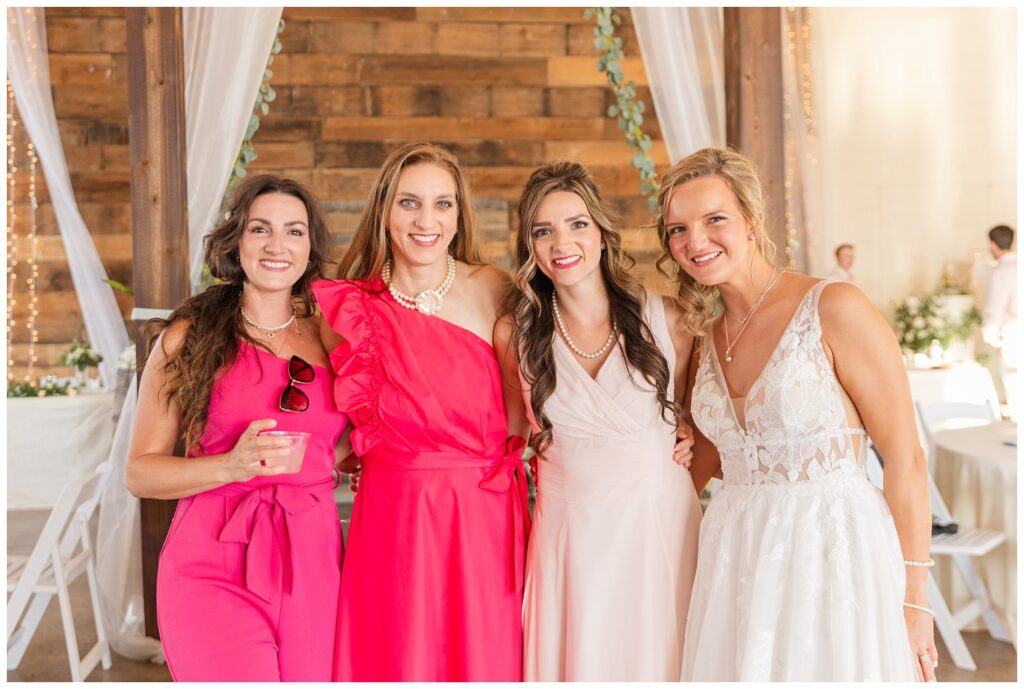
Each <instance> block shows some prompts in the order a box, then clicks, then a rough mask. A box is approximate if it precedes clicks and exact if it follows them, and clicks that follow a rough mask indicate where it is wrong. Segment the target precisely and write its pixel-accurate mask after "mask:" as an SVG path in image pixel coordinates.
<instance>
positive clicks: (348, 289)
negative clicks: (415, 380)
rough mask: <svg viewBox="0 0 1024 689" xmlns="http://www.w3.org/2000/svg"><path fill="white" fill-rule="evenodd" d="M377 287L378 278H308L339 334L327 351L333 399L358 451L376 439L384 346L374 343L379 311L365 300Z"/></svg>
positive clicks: (326, 317)
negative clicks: (336, 342)
mask: <svg viewBox="0 0 1024 689" xmlns="http://www.w3.org/2000/svg"><path fill="white" fill-rule="evenodd" d="M383 289H385V287H384V283H383V282H382V281H381V280H380V278H374V279H372V280H317V281H316V282H314V283H313V296H314V297H315V298H316V301H317V304H318V305H319V306H320V311H321V313H323V317H324V320H325V321H326V322H327V324H328V325H329V326H330V327H331V329H333V330H334V331H335V332H337V333H338V334H339V335H341V336H342V337H343V338H344V341H343V342H342V343H341V344H340V345H338V346H337V347H336V348H335V349H334V350H333V351H332V352H331V353H330V359H331V368H333V369H334V373H335V379H334V401H335V404H337V406H338V410H339V411H342V412H345V413H346V414H348V417H349V419H351V421H352V424H353V429H352V432H351V434H350V435H349V439H350V441H351V443H352V449H353V450H355V452H356V454H357V455H360V456H362V455H364V454H366V453H367V452H368V451H369V450H370V449H372V448H373V447H374V446H375V445H376V444H377V443H378V442H380V430H381V423H380V408H379V400H380V391H381V387H382V385H383V383H384V362H383V359H382V357H383V356H384V352H383V350H382V348H381V346H380V332H381V323H380V314H379V313H378V312H377V309H376V308H375V307H374V306H373V305H372V304H371V303H370V302H371V300H375V299H376V295H377V294H379V293H380V292H381V291H383Z"/></svg>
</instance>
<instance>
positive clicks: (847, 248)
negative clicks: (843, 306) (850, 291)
mask: <svg viewBox="0 0 1024 689" xmlns="http://www.w3.org/2000/svg"><path fill="white" fill-rule="evenodd" d="M825 277H826V278H827V279H829V280H839V281H841V282H851V283H852V282H856V280H855V279H854V277H853V244H840V245H839V246H837V247H836V265H835V266H834V267H833V268H832V270H830V271H829V272H828V273H827V274H826V275H825Z"/></svg>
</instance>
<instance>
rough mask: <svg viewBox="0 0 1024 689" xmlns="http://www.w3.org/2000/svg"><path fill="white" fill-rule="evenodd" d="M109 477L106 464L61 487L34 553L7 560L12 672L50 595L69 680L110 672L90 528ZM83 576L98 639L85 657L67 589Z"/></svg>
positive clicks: (19, 661) (76, 680)
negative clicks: (57, 617)
mask: <svg viewBox="0 0 1024 689" xmlns="http://www.w3.org/2000/svg"><path fill="white" fill-rule="evenodd" d="M109 478H110V462H104V463H103V464H101V465H100V466H98V467H97V468H96V471H95V472H94V473H93V475H92V476H90V477H88V478H83V479H77V480H73V481H71V482H70V483H68V484H67V485H66V486H64V489H63V490H62V491H61V493H60V496H59V497H58V498H57V504H56V505H54V507H53V511H52V512H50V516H49V518H48V519H47V520H46V525H45V526H44V527H43V531H42V533H41V534H40V535H39V539H38V540H37V541H36V544H35V547H33V548H32V554H31V555H29V556H28V557H24V556H9V557H8V558H7V591H8V592H9V593H10V594H11V595H10V597H9V598H8V599H7V667H8V669H10V670H13V669H16V668H17V667H18V665H19V664H20V663H21V659H22V657H23V656H24V655H25V650H26V649H27V648H28V645H29V643H30V642H31V641H32V636H33V635H34V634H35V632H36V628H37V627H38V626H39V621H40V620H41V619H42V617H43V613H44V612H45V611H46V607H47V605H49V603H50V598H51V597H52V596H53V595H54V594H56V595H57V600H58V601H59V603H60V614H61V621H62V622H63V625H64V640H65V641H66V643H67V649H68V661H69V663H70V665H71V680H72V681H74V682H81V681H82V680H84V679H85V678H86V677H87V676H88V675H89V673H91V672H92V671H93V669H95V667H96V665H97V664H98V663H101V662H102V664H103V669H104V670H109V669H110V644H109V642H108V641H107V634H106V631H105V630H104V628H103V616H102V615H101V614H100V602H99V601H100V599H99V591H98V589H97V588H96V559H95V551H94V550H93V545H92V537H91V535H90V528H89V522H90V520H91V519H92V515H93V513H94V512H95V511H96V506H97V505H98V503H99V499H100V496H101V495H102V493H103V489H104V487H105V486H106V483H107V481H108V480H109ZM82 572H85V575H86V578H87V579H88V581H89V596H90V598H91V599H92V613H93V617H94V618H95V620H96V637H97V640H96V643H95V645H93V647H92V648H91V649H89V651H88V652H87V653H86V654H85V657H84V658H83V657H81V656H80V655H79V652H78V638H77V636H76V634H75V622H74V619H73V618H72V616H71V597H70V595H69V593H68V586H70V585H71V583H72V582H73V581H74V580H75V579H77V578H78V576H79V575H81V574H82ZM19 621H20V622H21V624H20V625H19V624H18V623H19Z"/></svg>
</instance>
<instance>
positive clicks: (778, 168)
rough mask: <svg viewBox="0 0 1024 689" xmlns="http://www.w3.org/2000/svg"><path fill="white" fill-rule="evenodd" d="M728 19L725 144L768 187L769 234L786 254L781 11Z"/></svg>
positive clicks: (738, 12) (745, 12) (757, 10)
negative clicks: (749, 163)
mask: <svg viewBox="0 0 1024 689" xmlns="http://www.w3.org/2000/svg"><path fill="white" fill-rule="evenodd" d="M724 19H725V137H726V141H727V142H728V144H729V146H731V147H733V148H735V149H736V150H737V151H739V152H741V153H743V154H744V155H745V156H747V157H748V158H750V159H751V160H752V161H753V162H754V165H756V166H757V169H758V172H759V173H760V175H761V183H762V184H763V185H764V196H765V212H766V218H765V224H766V228H767V231H768V236H769V237H770V238H771V239H772V240H773V241H774V242H775V244H776V246H778V247H779V252H780V254H784V252H785V247H786V229H785V213H786V200H785V188H784V182H785V161H786V156H785V140H786V137H785V129H784V120H783V114H784V109H783V108H784V104H783V88H782V86H783V82H782V10H781V9H779V8H778V7H744V8H739V7H726V8H725V13H724ZM780 259H784V255H780Z"/></svg>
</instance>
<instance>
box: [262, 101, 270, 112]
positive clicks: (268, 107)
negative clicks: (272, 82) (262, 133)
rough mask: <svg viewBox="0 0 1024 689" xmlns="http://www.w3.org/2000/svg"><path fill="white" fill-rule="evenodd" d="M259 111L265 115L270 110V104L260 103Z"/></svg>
mask: <svg viewBox="0 0 1024 689" xmlns="http://www.w3.org/2000/svg"><path fill="white" fill-rule="evenodd" d="M260 112H262V113H263V114H264V115H266V114H267V113H268V112H270V105H268V104H267V103H260Z"/></svg>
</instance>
